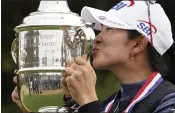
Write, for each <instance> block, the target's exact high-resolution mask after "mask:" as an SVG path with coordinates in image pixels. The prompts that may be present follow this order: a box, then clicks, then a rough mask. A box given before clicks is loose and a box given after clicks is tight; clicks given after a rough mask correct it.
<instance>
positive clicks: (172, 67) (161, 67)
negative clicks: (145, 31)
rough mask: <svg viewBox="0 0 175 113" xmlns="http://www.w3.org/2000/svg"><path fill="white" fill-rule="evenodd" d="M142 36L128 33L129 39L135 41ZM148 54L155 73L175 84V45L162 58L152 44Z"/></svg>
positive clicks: (134, 31) (136, 32) (133, 31)
mask: <svg viewBox="0 0 175 113" xmlns="http://www.w3.org/2000/svg"><path fill="white" fill-rule="evenodd" d="M140 35H141V33H139V32H138V31H136V30H129V31H128V38H129V39H131V40H132V39H135V38H138V37H139V36H140ZM148 54H149V62H150V65H151V67H152V69H153V70H154V71H158V72H160V73H161V75H162V76H163V77H164V79H167V80H169V81H171V82H172V83H175V81H173V76H174V77H175V44H173V45H172V46H171V48H170V49H169V50H168V51H167V52H166V53H165V54H164V55H163V56H161V55H160V54H159V53H158V52H157V51H156V50H155V48H154V47H152V46H151V44H150V43H149V44H148Z"/></svg>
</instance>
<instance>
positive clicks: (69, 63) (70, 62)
mask: <svg viewBox="0 0 175 113" xmlns="http://www.w3.org/2000/svg"><path fill="white" fill-rule="evenodd" d="M72 63H74V60H73V59H72V60H68V61H66V66H67V67H69V66H70V65H71V64H72Z"/></svg>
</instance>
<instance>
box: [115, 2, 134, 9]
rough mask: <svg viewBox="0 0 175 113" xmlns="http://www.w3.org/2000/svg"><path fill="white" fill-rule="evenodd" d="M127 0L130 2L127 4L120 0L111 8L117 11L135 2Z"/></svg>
mask: <svg viewBox="0 0 175 113" xmlns="http://www.w3.org/2000/svg"><path fill="white" fill-rule="evenodd" d="M129 1H130V4H127V3H126V2H123V1H121V2H119V3H118V4H116V5H115V6H114V7H113V8H112V9H114V10H116V11H118V10H120V9H122V8H124V7H126V6H127V7H131V6H133V5H134V4H135V2H134V0H129Z"/></svg>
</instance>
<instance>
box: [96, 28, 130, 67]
mask: <svg viewBox="0 0 175 113" xmlns="http://www.w3.org/2000/svg"><path fill="white" fill-rule="evenodd" d="M131 50H132V46H131V44H130V40H128V31H127V30H122V29H112V28H107V27H105V26H103V25H102V30H101V33H100V34H99V35H98V36H97V37H96V39H95V41H94V50H93V67H94V68H97V69H112V68H114V67H115V66H117V65H119V64H123V63H126V62H127V61H128V60H129V59H130V58H131V57H130V55H131Z"/></svg>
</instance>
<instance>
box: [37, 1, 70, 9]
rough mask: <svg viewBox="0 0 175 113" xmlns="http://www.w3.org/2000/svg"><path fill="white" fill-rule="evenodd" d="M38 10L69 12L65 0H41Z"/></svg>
mask: <svg viewBox="0 0 175 113" xmlns="http://www.w3.org/2000/svg"><path fill="white" fill-rule="evenodd" d="M38 11H41V12H70V9H69V7H68V3H67V0H41V2H40V5H39V8H38Z"/></svg>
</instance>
